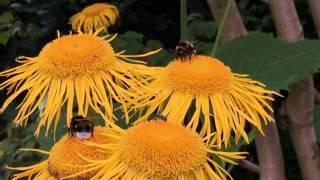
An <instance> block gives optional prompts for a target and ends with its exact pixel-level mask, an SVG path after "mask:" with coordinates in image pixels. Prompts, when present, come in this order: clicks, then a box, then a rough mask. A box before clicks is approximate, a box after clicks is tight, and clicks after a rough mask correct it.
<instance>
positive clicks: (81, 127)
mask: <svg viewBox="0 0 320 180" xmlns="http://www.w3.org/2000/svg"><path fill="white" fill-rule="evenodd" d="M93 129H94V125H93V123H92V122H91V121H90V120H88V119H86V118H84V117H83V116H75V117H72V119H71V124H70V128H69V129H68V132H69V136H75V137H76V138H78V139H81V140H83V139H89V138H90V137H92V136H93Z"/></svg>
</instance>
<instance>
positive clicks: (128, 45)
mask: <svg viewBox="0 0 320 180" xmlns="http://www.w3.org/2000/svg"><path fill="white" fill-rule="evenodd" d="M112 45H113V47H114V48H115V50H116V51H117V52H118V51H122V50H125V51H126V53H127V54H130V53H137V52H141V51H143V50H144V45H143V35H142V34H140V33H137V32H133V31H128V32H126V33H124V34H121V35H119V36H118V37H117V38H116V39H115V40H113V41H112Z"/></svg>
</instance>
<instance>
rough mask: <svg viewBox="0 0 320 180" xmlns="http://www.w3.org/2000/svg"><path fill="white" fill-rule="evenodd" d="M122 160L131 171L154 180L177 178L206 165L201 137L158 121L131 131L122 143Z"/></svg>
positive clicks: (176, 126)
mask: <svg viewBox="0 0 320 180" xmlns="http://www.w3.org/2000/svg"><path fill="white" fill-rule="evenodd" d="M119 153H120V158H121V160H122V161H123V162H124V163H125V164H127V166H128V168H130V169H132V170H133V171H136V172H144V173H145V174H148V175H149V176H152V177H175V176H178V175H181V174H184V173H188V172H192V171H193V170H196V169H198V168H200V167H201V165H202V164H204V163H206V155H207V151H206V147H205V145H204V143H203V142H202V139H201V138H200V136H198V135H197V134H196V133H194V132H192V131H189V130H187V129H185V128H183V127H182V126H178V125H174V124H169V123H165V122H162V121H160V120H159V121H154V122H150V123H143V124H141V125H137V126H135V127H133V128H131V129H129V130H128V133H127V134H126V135H125V136H124V137H123V139H122V140H121V142H120V150H119Z"/></svg>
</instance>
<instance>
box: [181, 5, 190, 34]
mask: <svg viewBox="0 0 320 180" xmlns="http://www.w3.org/2000/svg"><path fill="white" fill-rule="evenodd" d="M187 16H188V13H187V0H180V40H187V38H188V25H187Z"/></svg>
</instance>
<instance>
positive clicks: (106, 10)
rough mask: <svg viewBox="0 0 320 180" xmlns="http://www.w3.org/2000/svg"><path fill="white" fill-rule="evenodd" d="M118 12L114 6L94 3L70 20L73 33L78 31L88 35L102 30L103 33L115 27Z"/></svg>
mask: <svg viewBox="0 0 320 180" xmlns="http://www.w3.org/2000/svg"><path fill="white" fill-rule="evenodd" d="M118 17H119V11H118V9H117V7H116V6H114V5H111V4H108V3H95V4H92V5H90V6H87V7H85V8H84V9H83V10H82V11H81V12H79V13H77V14H75V15H73V16H72V17H71V18H70V24H71V25H72V29H73V30H74V31H78V30H79V29H80V30H82V31H83V32H86V33H89V32H93V31H96V30H98V29H101V28H103V29H104V31H107V29H108V28H109V27H110V26H112V25H115V23H116V20H117V18H118Z"/></svg>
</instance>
